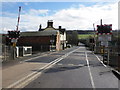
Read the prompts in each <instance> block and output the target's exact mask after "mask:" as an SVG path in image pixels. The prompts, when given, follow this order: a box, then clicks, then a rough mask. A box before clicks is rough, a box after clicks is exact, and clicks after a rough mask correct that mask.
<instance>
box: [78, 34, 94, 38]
mask: <svg viewBox="0 0 120 90" xmlns="http://www.w3.org/2000/svg"><path fill="white" fill-rule="evenodd" d="M89 37H94V35H93V34H79V35H78V39H86V38H89Z"/></svg>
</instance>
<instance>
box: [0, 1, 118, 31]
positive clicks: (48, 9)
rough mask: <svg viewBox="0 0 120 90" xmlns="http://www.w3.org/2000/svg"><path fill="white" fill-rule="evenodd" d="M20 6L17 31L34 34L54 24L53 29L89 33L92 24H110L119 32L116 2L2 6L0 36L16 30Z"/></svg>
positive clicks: (27, 3)
mask: <svg viewBox="0 0 120 90" xmlns="http://www.w3.org/2000/svg"><path fill="white" fill-rule="evenodd" d="M19 6H21V7H22V10H21V18H20V25H19V30H20V31H37V30H38V28H39V25H40V24H42V28H45V27H46V26H47V21H48V20H53V22H54V27H55V28H58V26H62V27H63V28H66V29H67V30H92V29H93V23H94V24H95V26H96V25H98V24H100V19H103V24H112V25H113V26H112V27H113V29H114V30H115V29H118V2H117V1H116V2H9V3H8V2H2V11H1V12H2V14H0V19H2V27H0V33H6V32H7V31H8V30H15V29H16V24H17V17H18V7H19Z"/></svg>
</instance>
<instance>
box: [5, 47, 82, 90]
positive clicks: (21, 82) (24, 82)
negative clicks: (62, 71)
mask: <svg viewBox="0 0 120 90" xmlns="http://www.w3.org/2000/svg"><path fill="white" fill-rule="evenodd" d="M79 48H80V47H79ZM79 48H77V49H75V50H73V51H71V52H69V53H67V54H65V55H63V56H61V57H59V58H57V59H55V60H54V61H52V62H50V63H48V64H47V65H45V66H43V67H42V68H39V69H38V70H37V71H35V72H33V73H31V74H29V75H27V76H26V77H24V78H22V79H20V80H18V81H17V82H15V83H13V84H11V85H9V86H8V87H7V88H23V87H25V86H26V85H27V84H29V83H30V82H31V81H33V80H35V79H36V78H37V77H39V76H40V75H41V74H42V72H44V71H45V70H46V69H48V68H50V67H52V66H53V65H55V64H56V63H58V62H59V61H61V60H62V59H64V58H66V57H67V56H69V55H70V54H71V53H73V52H75V51H77V50H78V49H79Z"/></svg>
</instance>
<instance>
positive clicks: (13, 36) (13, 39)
mask: <svg viewBox="0 0 120 90" xmlns="http://www.w3.org/2000/svg"><path fill="white" fill-rule="evenodd" d="M7 37H8V41H9V42H8V43H9V45H10V46H12V47H11V48H12V49H11V52H12V55H11V56H12V59H13V60H14V59H15V56H16V50H15V49H16V43H17V40H18V38H19V37H20V31H8V36H7Z"/></svg>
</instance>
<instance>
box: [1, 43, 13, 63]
mask: <svg viewBox="0 0 120 90" xmlns="http://www.w3.org/2000/svg"><path fill="white" fill-rule="evenodd" d="M10 59H11V47H10V46H6V45H2V60H3V61H6V60H10Z"/></svg>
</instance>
